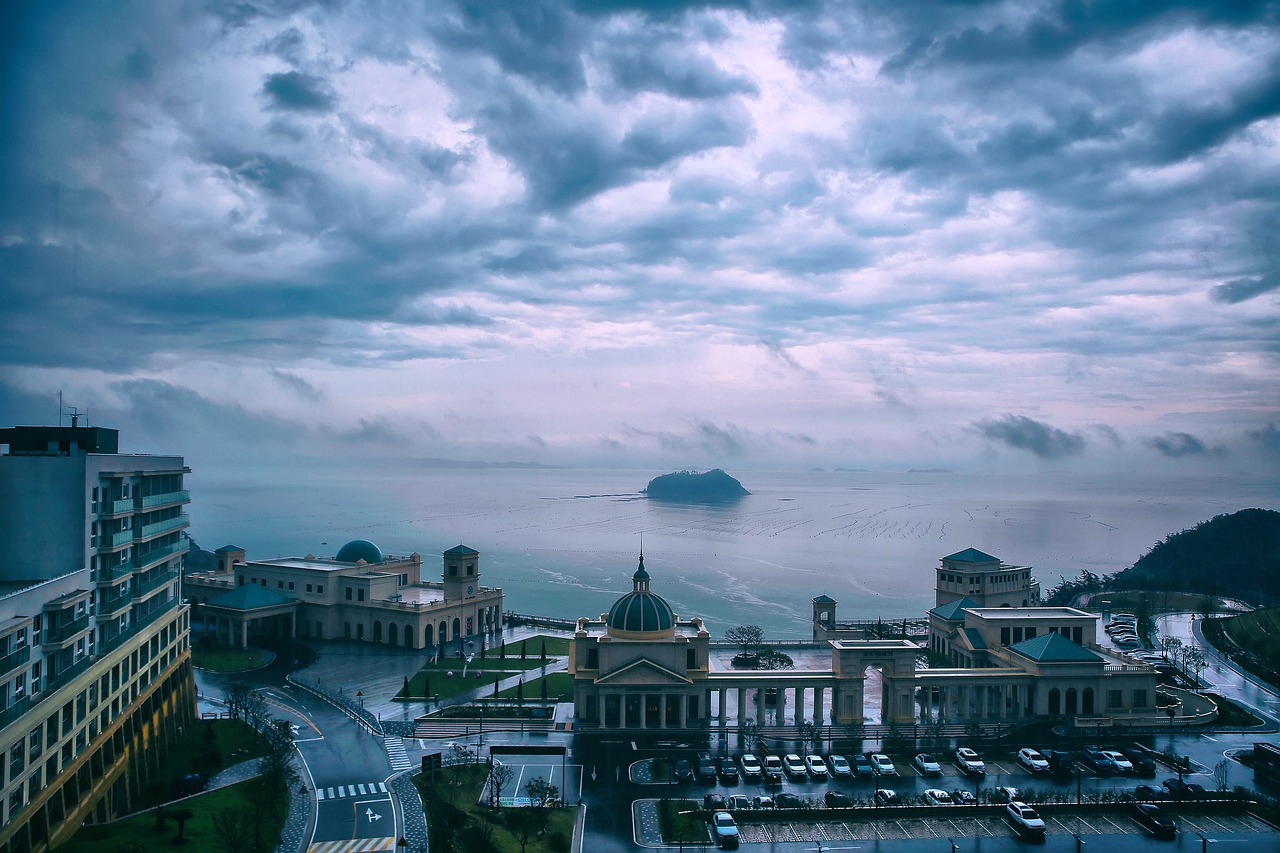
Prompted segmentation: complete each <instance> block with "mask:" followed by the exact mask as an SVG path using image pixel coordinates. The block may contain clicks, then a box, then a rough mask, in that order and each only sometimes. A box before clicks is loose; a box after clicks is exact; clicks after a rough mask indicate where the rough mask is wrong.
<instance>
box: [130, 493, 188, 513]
mask: <svg viewBox="0 0 1280 853" xmlns="http://www.w3.org/2000/svg"><path fill="white" fill-rule="evenodd" d="M190 501H191V493H190V492H188V491H187V490H186V489H183V490H182V491H180V492H168V493H166V494H163V495H147V496H146V497H145V498H143V499H142V502H141V504H140V505H141V507H142V509H151V508H153V507H157V506H164V505H165V504H176V503H189V502H190Z"/></svg>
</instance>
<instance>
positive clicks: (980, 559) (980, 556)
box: [942, 548, 1000, 563]
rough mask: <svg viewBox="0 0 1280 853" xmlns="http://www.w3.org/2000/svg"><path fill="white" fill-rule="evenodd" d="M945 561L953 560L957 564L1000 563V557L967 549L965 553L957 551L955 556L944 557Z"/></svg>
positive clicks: (974, 549)
mask: <svg viewBox="0 0 1280 853" xmlns="http://www.w3.org/2000/svg"><path fill="white" fill-rule="evenodd" d="M942 559H944V560H953V561H955V562H957V563H998V562H1000V558H999V557H993V556H991V555H990V554H984V553H983V552H981V551H979V550H978V549H977V548H965V549H964V550H963V551H957V552H955V553H954V554H952V555H950V556H948V557H943V558H942Z"/></svg>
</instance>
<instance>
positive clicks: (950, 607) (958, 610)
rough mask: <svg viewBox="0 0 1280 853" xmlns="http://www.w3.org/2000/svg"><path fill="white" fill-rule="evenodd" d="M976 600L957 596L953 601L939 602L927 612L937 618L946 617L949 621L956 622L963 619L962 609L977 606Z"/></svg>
mask: <svg viewBox="0 0 1280 853" xmlns="http://www.w3.org/2000/svg"><path fill="white" fill-rule="evenodd" d="M977 606H978V604H977V602H975V601H973V600H971V599H968V598H958V599H956V600H955V601H951V602H948V603H946V604H939V605H938V606H937V607H935V608H933V609H932V610H930V611H929V612H930V613H932V614H933V615H934V616H937V617H938V618H939V619H946V620H948V621H950V622H958V621H960V620H962V619H964V612H963V611H964V609H965V608H966V607H977Z"/></svg>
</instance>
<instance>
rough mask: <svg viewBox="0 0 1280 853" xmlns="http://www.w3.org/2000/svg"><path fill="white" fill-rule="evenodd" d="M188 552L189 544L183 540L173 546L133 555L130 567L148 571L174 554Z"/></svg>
mask: <svg viewBox="0 0 1280 853" xmlns="http://www.w3.org/2000/svg"><path fill="white" fill-rule="evenodd" d="M190 550H191V542H190V541H189V540H187V539H183V540H181V541H179V542H176V543H174V544H173V545H165V546H164V547H162V548H155V549H153V550H151V551H148V552H147V553H145V554H134V557H133V563H132V565H133V567H134V568H135V569H149V568H151V566H153V565H155V564H156V563H158V562H160V561H161V560H167V559H169V558H170V557H172V556H174V555H176V554H185V553H186V552H187V551H190Z"/></svg>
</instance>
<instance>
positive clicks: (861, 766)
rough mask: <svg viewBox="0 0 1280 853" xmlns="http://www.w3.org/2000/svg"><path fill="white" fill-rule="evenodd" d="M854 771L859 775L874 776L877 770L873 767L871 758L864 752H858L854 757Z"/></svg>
mask: <svg viewBox="0 0 1280 853" xmlns="http://www.w3.org/2000/svg"><path fill="white" fill-rule="evenodd" d="M852 762H853V772H854V774H855V775H857V776H867V777H870V776H874V775H875V773H876V771H874V770H872V769H871V760H870V759H868V758H867V757H866V756H865V755H863V754H862V753H860V752H859V753H857V754H856V755H854V756H853V758H852Z"/></svg>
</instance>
